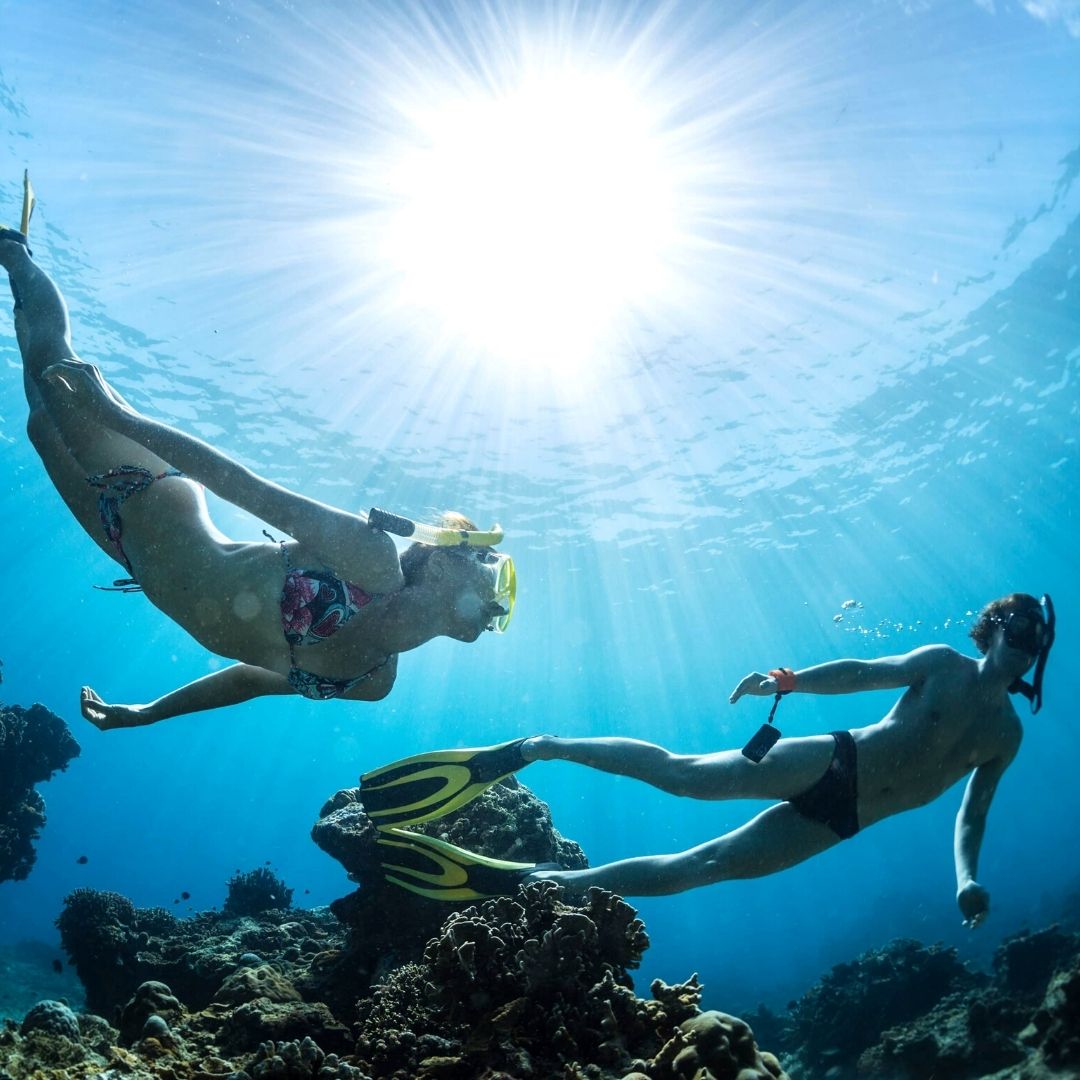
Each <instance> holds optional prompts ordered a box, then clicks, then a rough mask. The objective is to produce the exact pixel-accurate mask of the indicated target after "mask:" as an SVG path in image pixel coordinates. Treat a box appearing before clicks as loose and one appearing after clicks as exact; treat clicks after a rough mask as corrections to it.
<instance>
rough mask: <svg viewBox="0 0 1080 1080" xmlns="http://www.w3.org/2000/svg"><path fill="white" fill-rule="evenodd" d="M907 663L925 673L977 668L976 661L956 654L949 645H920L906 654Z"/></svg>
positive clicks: (959, 653) (961, 654) (958, 653)
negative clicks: (967, 667)
mask: <svg viewBox="0 0 1080 1080" xmlns="http://www.w3.org/2000/svg"><path fill="white" fill-rule="evenodd" d="M906 659H907V661H908V662H909V663H911V664H913V665H917V666H919V667H922V668H923V669H924V670H926V671H927V672H929V671H941V670H945V669H949V668H962V667H966V666H968V665H971V666H975V667H977V666H978V661H977V660H973V659H972V658H971V657H970V656H965V655H964V654H963V653H962V652H957V651H956V649H954V648H953V647H952V646H951V645H920V646H919V647H918V648H917V649H912V650H911V652H909V653H908V654H907V657H906Z"/></svg>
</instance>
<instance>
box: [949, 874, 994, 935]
mask: <svg viewBox="0 0 1080 1080" xmlns="http://www.w3.org/2000/svg"><path fill="white" fill-rule="evenodd" d="M956 903H957V904H958V905H959V907H960V914H961V915H963V916H964V925H965V926H966V927H967V928H968V929H969V930H974V929H975V928H976V927H977V926H979V925H981V924H982V922H983V921H984V920H985V919H986V916H987V915H989V914H990V894H989V893H988V892H987V891H986V889H984V888H983V887H982V886H981V885H980V884H979V883H978V882H977V881H969V882H968V883H967V884H966V885H964V886H963V887H962V888H961V889H959V890H957V893H956Z"/></svg>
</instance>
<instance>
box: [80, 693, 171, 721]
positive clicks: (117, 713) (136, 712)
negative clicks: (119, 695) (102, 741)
mask: <svg viewBox="0 0 1080 1080" xmlns="http://www.w3.org/2000/svg"><path fill="white" fill-rule="evenodd" d="M79 705H80V707H81V709H82V714H83V716H84V717H85V718H86V719H87V720H89V721H90V723H91V724H93V725H94V727H96V728H98V730H100V731H110V730H111V729H113V728H129V727H142V726H143V725H144V724H152V723H153V720H152V719H151V718H150V717H149V716H148V715H147V713H146V710H145V709H144V708H143V706H141V705H108V704H106V702H104V701H102V699H101V697H100V696H99V695H98V694H97V693H95V692H94V690H93V689H91V688H90V687H89V686H84V687H83V688H82V693H81V694H80V695H79Z"/></svg>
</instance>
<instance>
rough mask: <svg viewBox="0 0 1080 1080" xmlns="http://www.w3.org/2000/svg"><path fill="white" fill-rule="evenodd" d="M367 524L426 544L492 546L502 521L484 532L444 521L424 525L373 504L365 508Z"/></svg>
mask: <svg viewBox="0 0 1080 1080" xmlns="http://www.w3.org/2000/svg"><path fill="white" fill-rule="evenodd" d="M368 524H369V525H370V526H372V528H375V529H380V530H382V531H383V532H388V533H393V534H394V535H395V536H403V537H405V538H406V539H408V540H415V541H416V543H418V544H429V545H430V546H431V547H494V546H495V545H496V544H498V543H500V542H501V541H502V538H503V530H502V526H501V525H492V526H491V528H490V529H488V530H487V532H481V531H480V530H478V529H477V530H473V529H451V528H448V527H446V526H445V525H426V524H424V523H423V522H420V521H413V520H412V519H411V518H407V517H401V516H400V515H399V514H391V513H390V512H389V511H388V510H379V509H378V508H376V507H374V506H373V507H372V508H371V509H370V510H369V511H368Z"/></svg>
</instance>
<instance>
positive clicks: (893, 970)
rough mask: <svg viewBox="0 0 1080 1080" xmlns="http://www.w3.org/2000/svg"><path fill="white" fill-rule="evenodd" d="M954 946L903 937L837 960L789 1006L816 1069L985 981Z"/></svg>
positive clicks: (805, 1058) (798, 1038) (800, 1043)
mask: <svg viewBox="0 0 1080 1080" xmlns="http://www.w3.org/2000/svg"><path fill="white" fill-rule="evenodd" d="M979 981H980V980H979V977H978V976H976V975H973V974H972V973H971V972H970V971H968V969H967V968H966V967H965V966H964V965H963V964H962V963H961V961H960V960H959V959H958V958H957V955H956V950H955V949H943V948H941V947H939V946H936V945H932V946H930V947H926V946H924V945H921V944H920V943H919V942H917V941H909V940H900V941H894V942H892V943H890V944H889V945H886V946H885V947H884V948H882V949H874V950H872V951H870V952H867V953H864V954H863V955H862V956H860V957H859V958H858V960H856V961H855V962H854V963H851V964H837V965H836V967H834V968H833V969H832V971H831V972H829V974H827V975H826V976H825V977H824V978H823V979H822V980H821V982H819V983H818V984H817V986H815V987H813V988H812V989H811V990H809V991H808V992H807V993H806V994H804V995H803V997H802V998H800V999H799V1000H798V1001H797V1002H795V1003H794V1004H793V1005H792V1006H791V1008H790V1024H789V1030H790V1032H791V1035H792V1038H791V1039H789V1040H788V1044H789V1046H791V1049H792V1050H794V1052H795V1053H796V1055H797V1056H798V1059H799V1061H800V1062H801V1063H802V1066H803V1069H804V1071H805V1072H806V1073H807V1074H808V1075H811V1076H824V1075H825V1074H826V1072H828V1070H829V1069H830V1068H832V1067H833V1066H835V1065H836V1064H837V1063H838V1062H844V1061H854V1060H856V1059H857V1058H858V1056H859V1054H861V1053H862V1051H864V1050H866V1049H868V1048H869V1047H871V1046H873V1045H874V1043H876V1042H877V1041H878V1039H879V1038H880V1037H881V1034H882V1032H883V1031H885V1030H886V1029H887V1028H891V1027H895V1026H896V1025H897V1024H903V1023H905V1022H907V1021H909V1020H914V1019H915V1018H916V1017H919V1016H922V1015H923V1014H924V1013H926V1012H928V1011H929V1010H930V1009H932V1008H933V1007H934V1006H935V1005H936V1004H937V1003H938V1002H939V1001H941V999H942V998H944V997H946V996H947V995H949V994H953V993H957V992H963V991H966V990H969V989H971V988H972V987H974V986H975V985H977V984H978V982H979Z"/></svg>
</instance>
